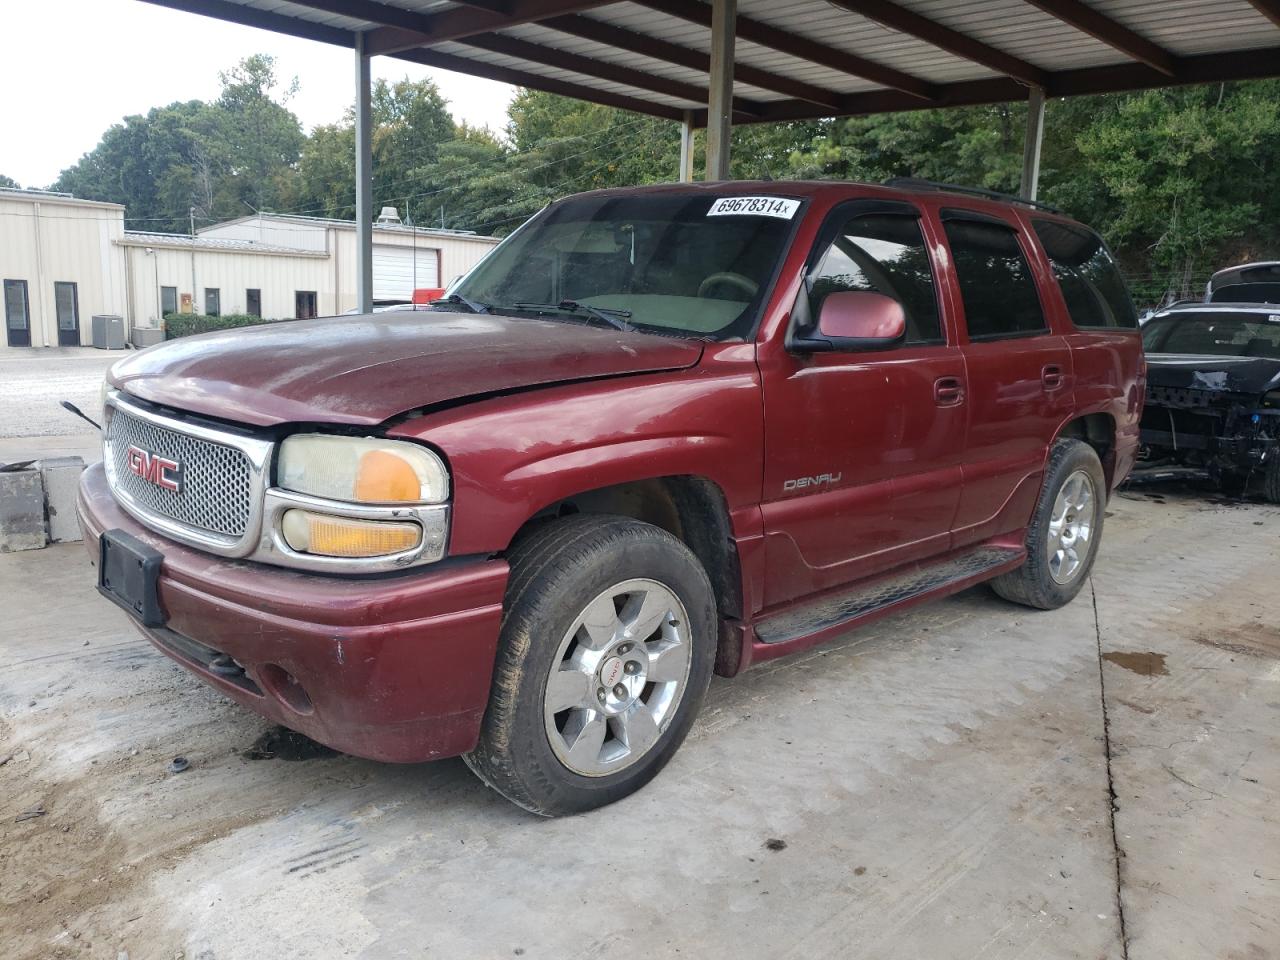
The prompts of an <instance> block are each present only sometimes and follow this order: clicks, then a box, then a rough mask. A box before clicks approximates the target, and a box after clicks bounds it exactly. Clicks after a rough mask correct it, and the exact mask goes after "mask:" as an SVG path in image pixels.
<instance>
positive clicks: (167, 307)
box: [160, 287, 178, 317]
mask: <svg viewBox="0 0 1280 960" xmlns="http://www.w3.org/2000/svg"><path fill="white" fill-rule="evenodd" d="M177 312H178V288H177V287H161V288H160V316H161V317H167V316H169V315H170V314H173V313H177Z"/></svg>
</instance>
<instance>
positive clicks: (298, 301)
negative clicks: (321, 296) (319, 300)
mask: <svg viewBox="0 0 1280 960" xmlns="http://www.w3.org/2000/svg"><path fill="white" fill-rule="evenodd" d="M293 315H294V316H295V317H296V318H297V319H299V320H310V319H311V318H312V317H314V316H315V315H316V292H315V291H314V290H299V291H297V292H296V293H295V294H294V295H293Z"/></svg>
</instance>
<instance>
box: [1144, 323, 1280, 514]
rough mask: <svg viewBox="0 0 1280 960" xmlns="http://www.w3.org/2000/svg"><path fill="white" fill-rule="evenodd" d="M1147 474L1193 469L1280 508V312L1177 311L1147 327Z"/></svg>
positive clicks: (1235, 491) (1225, 488)
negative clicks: (1258, 494) (1259, 494)
mask: <svg viewBox="0 0 1280 960" xmlns="http://www.w3.org/2000/svg"><path fill="white" fill-rule="evenodd" d="M1142 341H1143V346H1144V347H1145V349H1146V354H1147V399H1146V407H1145V410H1144V412H1143V415H1142V430H1141V441H1142V448H1141V454H1140V466H1141V468H1142V469H1143V471H1148V470H1154V469H1160V468H1169V467H1174V468H1190V469H1192V470H1194V471H1196V472H1199V473H1203V474H1205V475H1207V476H1208V477H1209V478H1210V479H1212V480H1214V481H1215V482H1217V483H1218V484H1220V485H1221V486H1222V488H1223V489H1224V490H1225V491H1226V492H1228V493H1233V494H1237V493H1238V494H1243V493H1245V492H1247V491H1249V490H1252V489H1254V488H1255V487H1256V486H1258V485H1260V486H1261V491H1262V493H1263V494H1264V495H1265V496H1266V498H1267V499H1268V500H1270V501H1271V502H1272V503H1280V307H1277V306H1276V305H1274V304H1266V303H1258V304H1179V305H1176V306H1173V307H1169V308H1167V309H1166V310H1163V311H1161V312H1160V313H1158V314H1156V315H1155V316H1154V317H1152V318H1151V320H1149V321H1148V322H1147V323H1146V324H1145V325H1144V326H1143V328H1142Z"/></svg>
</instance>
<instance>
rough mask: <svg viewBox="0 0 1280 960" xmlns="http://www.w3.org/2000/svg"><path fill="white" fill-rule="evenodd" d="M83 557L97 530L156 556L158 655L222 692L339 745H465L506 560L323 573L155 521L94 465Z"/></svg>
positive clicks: (388, 748) (474, 723)
mask: <svg viewBox="0 0 1280 960" xmlns="http://www.w3.org/2000/svg"><path fill="white" fill-rule="evenodd" d="M77 506H78V513H79V517H80V525H81V528H82V529H83V532H84V542H85V546H86V547H87V548H88V550H89V556H90V558H91V559H92V560H93V562H94V563H96V562H97V558H98V549H99V548H98V541H99V538H100V537H101V536H102V533H103V532H104V531H106V530H113V529H121V530H124V531H126V532H127V533H130V534H132V535H133V536H135V537H137V538H138V539H140V540H142V541H143V542H144V543H147V544H148V545H150V546H152V547H154V548H155V549H157V550H159V551H160V552H161V553H162V554H163V555H164V564H163V566H162V568H161V572H160V583H159V596H160V604H161V607H162V608H163V609H164V611H165V613H166V615H167V617H168V620H167V623H166V625H165V626H164V627H162V628H158V629H148V628H144V627H142V626H141V625H138V629H139V630H141V631H142V633H143V634H145V635H146V636H147V637H148V639H150V640H151V642H152V643H154V644H155V645H156V646H157V647H158V648H159V649H160V650H161V651H162V652H164V653H165V654H167V655H168V656H170V657H172V658H173V659H174V660H176V661H177V662H178V663H180V664H182V665H183V666H184V667H186V668H187V669H189V670H191V671H192V672H193V673H195V674H196V675H197V676H199V677H200V678H201V679H202V680H204V681H205V682H206V683H208V684H209V685H210V686H212V687H215V688H216V689H218V690H219V691H221V692H222V693H224V694H226V695H227V696H228V697H230V698H231V699H233V700H235V701H237V702H238V703H240V704H242V705H244V706H246V707H248V708H249V709H250V710H253V711H254V712H255V713H258V714H261V715H262V716H264V717H267V718H269V719H271V720H274V721H276V722H277V723H280V724H283V725H284V726H287V727H290V728H291V729H294V730H297V731H299V732H300V733H303V734H306V735H307V736H309V737H311V738H312V739H314V740H318V741H319V742H321V743H324V744H326V745H328V746H330V747H333V748H334V749H336V750H341V751H342V752H344V753H350V754H354V755H356V756H361V757H368V758H370V759H373V760H386V761H394V762H416V761H421V760H433V759H436V758H439V757H447V756H455V755H457V754H460V753H465V752H466V751H468V750H470V749H471V748H472V747H474V746H475V743H476V740H477V738H478V737H479V732H480V722H481V719H482V718H483V716H484V710H485V706H486V704H487V702H488V698H489V683H490V678H491V676H492V673H493V663H494V656H495V653H496V650H497V643H498V631H499V627H500V624H501V619H502V599H503V594H504V592H505V590H506V583H507V564H506V562H505V561H502V560H477V561H475V562H471V563H465V564H458V565H452V564H450V565H447V566H444V567H442V568H438V569H434V570H432V569H419V570H416V571H414V572H410V573H405V574H401V575H398V576H387V577H377V578H360V579H358V578H353V577H334V576H321V575H316V574H309V573H300V572H297V571H292V570H286V569H282V568H274V567H268V566H264V565H261V564H256V563H249V562H247V561H243V560H228V559H223V558H219V557H214V556H211V555H209V554H206V553H202V552H200V551H198V550H195V549H193V548H190V547H185V546H183V545H181V544H178V543H175V542H174V541H172V540H168V539H166V538H164V537H162V536H161V535H159V534H157V533H154V532H152V531H151V530H149V529H148V528H146V527H144V526H143V525H142V524H141V523H139V522H138V521H136V520H134V519H133V518H132V517H131V516H129V515H128V514H127V513H125V512H124V511H123V510H122V509H121V508H120V506H119V505H118V504H117V503H116V501H115V498H114V497H112V495H111V491H110V489H109V487H108V485H107V481H106V476H105V474H104V471H103V468H102V465H101V464H97V465H95V466H93V467H90V468H89V469H88V470H86V471H85V472H84V474H83V475H82V478H81V481H80V495H79V501H78V505H77Z"/></svg>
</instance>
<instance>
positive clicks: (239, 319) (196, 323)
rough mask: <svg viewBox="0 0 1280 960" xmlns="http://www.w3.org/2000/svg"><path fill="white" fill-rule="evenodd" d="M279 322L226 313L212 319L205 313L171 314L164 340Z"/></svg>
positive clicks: (165, 319)
mask: <svg viewBox="0 0 1280 960" xmlns="http://www.w3.org/2000/svg"><path fill="white" fill-rule="evenodd" d="M279 322H280V321H279V320H265V319H263V318H262V317H255V316H251V315H250V314H247V313H226V314H223V315H222V316H219V317H212V316H209V315H208V314H205V313H169V314H165V318H164V338H165V339H166V340H177V339H178V338H179V337H192V336H195V335H196V334H197V333H212V332H213V331H215V330H232V329H234V328H236V327H256V326H260V325H262V324H264V323H279Z"/></svg>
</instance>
